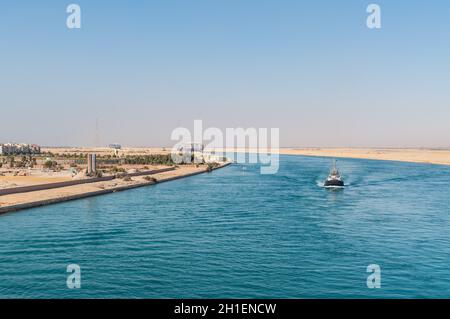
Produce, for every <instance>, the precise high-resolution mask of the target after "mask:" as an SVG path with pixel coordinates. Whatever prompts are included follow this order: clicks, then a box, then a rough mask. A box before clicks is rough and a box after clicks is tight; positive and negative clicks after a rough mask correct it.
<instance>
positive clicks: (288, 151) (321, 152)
mask: <svg viewBox="0 0 450 319" xmlns="http://www.w3.org/2000/svg"><path fill="white" fill-rule="evenodd" d="M43 151H51V152H53V153H62V154H64V153H73V152H83V153H85V152H96V153H98V154H102V153H104V154H108V153H110V152H111V150H110V149H108V148H87V147H86V148H83V147H78V148H77V147H72V148H43ZM205 151H207V152H211V151H216V152H230V153H232V152H237V153H242V152H248V153H255V152H257V153H272V152H273V151H272V150H270V149H269V150H261V149H260V150H255V149H253V148H246V149H244V148H236V149H227V148H224V149H214V150H212V149H208V148H206V149H205ZM170 152H171V148H170V147H127V148H124V149H122V150H121V153H122V154H123V155H149V154H170ZM273 153H275V152H273ZM278 153H279V154H282V155H300V156H314V157H336V158H359V159H370V160H385V161H399V162H407V163H424V164H437V165H447V166H448V165H450V148H439V149H438V148H381V147H380V148H368V147H366V148H363V147H361V148H356V147H355V148H351V147H342V148H339V147H335V148H331V147H330V148H328V147H281V148H279V150H278Z"/></svg>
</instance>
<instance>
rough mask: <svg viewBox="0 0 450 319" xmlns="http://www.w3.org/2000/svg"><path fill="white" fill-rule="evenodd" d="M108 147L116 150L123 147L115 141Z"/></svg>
mask: <svg viewBox="0 0 450 319" xmlns="http://www.w3.org/2000/svg"><path fill="white" fill-rule="evenodd" d="M108 147H109V148H112V149H115V150H120V149H121V148H122V145H120V144H116V143H114V144H109V145H108Z"/></svg>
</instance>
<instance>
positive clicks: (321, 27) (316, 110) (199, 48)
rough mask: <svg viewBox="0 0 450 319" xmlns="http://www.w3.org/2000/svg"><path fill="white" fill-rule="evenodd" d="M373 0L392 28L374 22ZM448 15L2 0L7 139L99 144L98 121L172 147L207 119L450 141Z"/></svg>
mask: <svg viewBox="0 0 450 319" xmlns="http://www.w3.org/2000/svg"><path fill="white" fill-rule="evenodd" d="M144 2H145V3H144ZM70 3H77V4H79V5H80V6H81V10H82V14H81V19H82V28H81V29H79V30H69V29H68V28H67V27H66V18H67V16H68V14H67V13H66V7H67V5H69V4H70ZM370 3H377V4H379V5H380V6H381V13H382V15H381V18H382V28H381V30H370V29H368V28H367V26H366V18H367V16H368V13H366V7H367V5H368V4H370ZM449 12H450V2H448V1H443V0H433V1H392V0H389V1H387V0H385V1H381V0H380V1H375V0H374V1H360V0H328V1H325V0H314V1H312V0H311V1H301V0H152V1H124V0H120V1H117V0H114V1H99V0H71V1H62V0H33V1H31V0H30V1H23V0H15V1H8V2H6V1H5V2H2V4H1V6H0V40H1V41H0V107H1V113H0V119H1V123H0V143H1V142H8V141H12V142H29V143H39V144H42V145H74V146H76V145H93V144H94V143H95V142H96V119H98V132H99V136H100V143H101V144H109V143H113V142H117V143H121V144H123V145H130V146H169V145H172V144H173V143H174V142H172V141H170V134H171V132H172V130H173V129H174V128H176V127H178V126H184V127H188V128H192V126H193V120H195V119H202V120H203V121H204V125H205V126H207V127H209V126H215V127H219V128H225V127H267V128H270V127H278V128H280V142H281V146H286V147H288V146H370V147H379V146H387V147H414V146H420V147H450V16H449Z"/></svg>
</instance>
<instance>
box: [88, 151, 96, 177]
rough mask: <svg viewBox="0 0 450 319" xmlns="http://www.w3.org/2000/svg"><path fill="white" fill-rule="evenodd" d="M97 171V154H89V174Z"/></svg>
mask: <svg viewBox="0 0 450 319" xmlns="http://www.w3.org/2000/svg"><path fill="white" fill-rule="evenodd" d="M96 172H97V155H96V154H88V155H87V172H86V173H87V175H94V174H95V173H96Z"/></svg>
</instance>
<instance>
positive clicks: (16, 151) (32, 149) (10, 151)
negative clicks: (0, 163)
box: [0, 143, 41, 155]
mask: <svg viewBox="0 0 450 319" xmlns="http://www.w3.org/2000/svg"><path fill="white" fill-rule="evenodd" d="M37 154H41V147H40V146H39V145H36V144H24V143H22V144H13V143H5V144H0V155H37Z"/></svg>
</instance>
